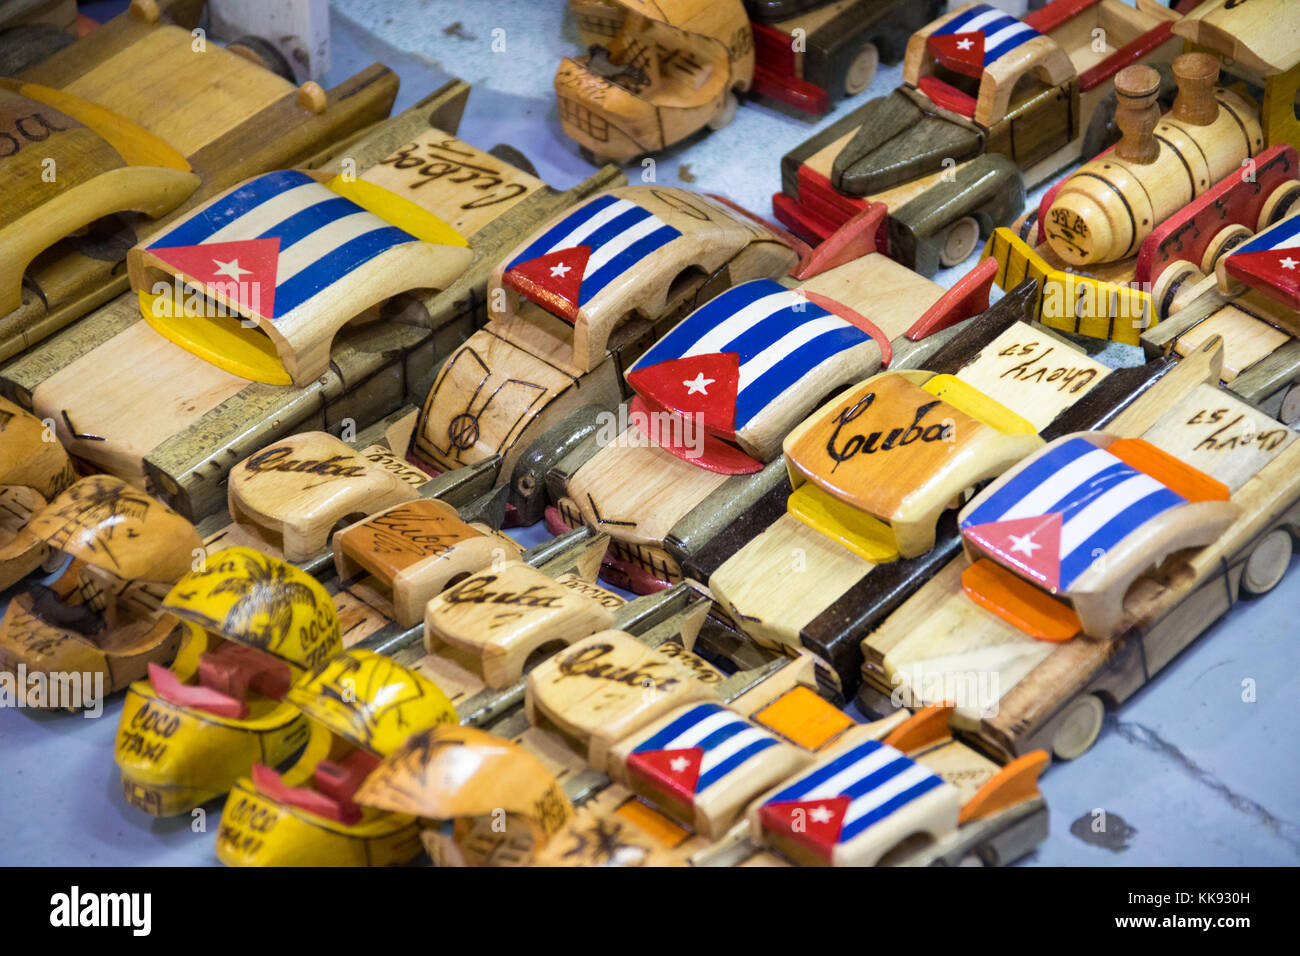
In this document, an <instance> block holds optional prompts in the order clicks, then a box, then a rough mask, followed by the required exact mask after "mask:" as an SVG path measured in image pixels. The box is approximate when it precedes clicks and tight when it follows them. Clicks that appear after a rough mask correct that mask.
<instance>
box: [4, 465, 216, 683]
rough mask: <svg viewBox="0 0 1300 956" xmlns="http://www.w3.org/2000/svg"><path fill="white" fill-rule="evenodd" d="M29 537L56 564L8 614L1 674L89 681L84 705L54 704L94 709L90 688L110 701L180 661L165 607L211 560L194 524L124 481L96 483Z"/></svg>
mask: <svg viewBox="0 0 1300 956" xmlns="http://www.w3.org/2000/svg"><path fill="white" fill-rule="evenodd" d="M27 530H28V531H29V532H30V533H31V534H32V535H33V536H34V537H35V538H36V539H37V540H38V541H40V542H41V543H42V544H43V545H44V546H45V548H46V549H48V551H49V552H50V554H51V558H52V559H54V560H56V561H57V566H56V568H55V570H54V572H53V573H51V574H50V575H49V576H48V577H46V578H44V579H38V580H35V581H32V582H30V583H28V584H27V585H26V586H25V587H24V588H23V589H22V590H21V591H20V592H19V593H18V594H16V595H15V596H14V597H13V598H11V599H10V601H9V602H8V606H7V607H6V608H5V610H4V612H3V614H2V615H0V667H2V668H3V669H5V670H7V671H10V672H11V673H15V674H22V673H25V674H27V675H30V676H32V677H35V676H36V675H43V676H44V677H45V678H46V680H47V681H48V683H47V686H53V685H54V684H55V683H56V678H58V679H62V677H63V676H65V675H80V680H81V683H82V688H83V690H82V700H81V703H80V705H74V704H67V705H62V704H51V706H89V705H90V703H91V701H92V700H94V699H95V697H96V695H95V694H94V693H91V692H90V691H91V688H89V687H87V686H86V685H87V684H88V683H93V684H95V685H96V686H97V687H100V688H101V689H102V693H103V694H104V695H107V694H111V693H114V692H115V691H118V690H121V689H122V688H124V687H126V686H127V685H128V684H129V683H130V682H131V681H133V680H136V679H137V678H140V677H143V676H144V674H145V673H146V672H147V669H148V668H150V667H156V666H157V664H158V662H163V663H165V662H167V661H170V660H171V658H172V656H173V655H174V654H175V653H176V648H177V646H178V645H179V643H180V640H181V633H180V626H179V623H178V622H177V620H176V619H175V617H173V616H172V615H171V614H168V613H164V612H165V610H166V609H165V608H163V609H162V610H161V611H160V605H161V604H163V603H164V602H163V598H164V596H165V595H166V594H167V591H168V589H169V588H170V587H171V586H172V585H173V584H174V583H175V582H176V580H177V579H178V578H180V577H181V576H182V574H184V573H186V572H187V571H188V570H189V569H190V567H191V565H192V563H193V561H194V560H195V555H196V554H201V553H202V551H201V549H200V541H199V536H198V533H197V532H196V531H195V530H194V527H193V525H191V524H190V523H189V522H188V521H186V520H185V519H184V518H182V517H181V516H180V515H178V514H176V513H175V512H174V511H172V510H171V509H170V508H168V507H167V506H166V505H163V504H161V503H159V502H158V501H155V500H154V499H152V498H150V497H148V496H147V495H145V494H142V493H141V492H140V491H138V490H136V489H135V488H132V487H131V486H129V485H127V484H126V483H125V482H123V481H121V480H120V479H117V478H113V477H111V476H108V475H92V476H90V477H88V478H82V479H81V480H80V481H77V482H76V483H74V484H72V485H71V486H69V487H68V488H67V489H66V490H65V491H63V492H62V493H60V494H59V495H57V496H56V497H55V498H54V500H53V501H51V502H50V503H49V505H47V506H46V507H45V508H43V509H42V510H41V511H40V512H39V513H37V514H36V515H35V516H34V517H33V518H32V520H31V523H30V524H29V525H28V526H27ZM18 686H19V687H20V688H21V689H23V690H26V689H27V686H26V682H25V681H21V680H20V681H19V682H18ZM28 706H43V705H41V704H38V703H35V702H31V701H29V703H28Z"/></svg>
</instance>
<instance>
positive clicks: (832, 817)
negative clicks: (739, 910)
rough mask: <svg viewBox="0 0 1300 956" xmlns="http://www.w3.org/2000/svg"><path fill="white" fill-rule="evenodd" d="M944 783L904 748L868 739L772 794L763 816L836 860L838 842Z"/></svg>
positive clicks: (767, 825) (767, 823)
mask: <svg viewBox="0 0 1300 956" xmlns="http://www.w3.org/2000/svg"><path fill="white" fill-rule="evenodd" d="M942 785H943V780H942V779H941V778H940V777H938V776H936V775H935V774H934V773H932V772H930V771H929V770H927V769H926V768H925V767H923V766H921V765H920V764H918V763H917V762H916V761H914V760H912V758H911V757H908V756H907V755H906V754H904V753H903V752H902V751H900V750H897V749H895V748H894V747H891V746H889V745H888V744H882V743H880V742H879V741H877V740H869V741H867V742H866V743H864V744H860V745H858V746H857V747H854V748H852V749H851V750H849V751H847V752H845V753H844V754H841V755H840V756H839V757H837V758H836V759H834V760H832V761H830V762H829V763H826V764H823V765H822V766H820V767H817V768H814V769H813V770H810V771H808V772H807V773H806V774H804V775H803V776H800V777H798V778H796V779H795V780H794V782H793V783H790V784H789V785H788V786H786V787H784V788H782V789H781V790H779V791H778V792H777V793H775V794H773V795H772V796H771V797H770V798H769V799H767V800H766V801H764V803H763V806H762V807H761V808H760V810H759V819H760V821H761V822H762V824H763V827H764V828H765V829H767V830H769V831H772V832H777V833H780V834H782V835H783V836H785V837H787V838H788V839H790V840H793V841H794V842H797V843H799V844H801V845H803V846H804V847H805V848H806V849H808V850H810V851H812V852H813V853H815V854H816V855H817V856H819V857H820V858H822V859H824V860H826V861H827V862H831V859H832V855H833V853H834V851H835V848H836V847H837V846H840V845H842V844H845V843H848V842H849V841H850V840H852V839H853V838H854V837H856V836H858V835H860V834H861V833H862V832H863V831H865V830H866V829H867V828H868V827H870V826H873V825H874V824H877V823H879V822H880V821H882V820H884V819H885V818H886V817H888V816H890V815H892V814H894V813H897V812H898V811H900V810H902V809H903V808H904V807H906V806H907V805H908V804H910V803H912V802H913V801H914V800H916V799H918V798H919V797H921V796H923V795H924V794H927V793H929V792H930V791H931V790H934V789H935V788H936V787H939V786H942Z"/></svg>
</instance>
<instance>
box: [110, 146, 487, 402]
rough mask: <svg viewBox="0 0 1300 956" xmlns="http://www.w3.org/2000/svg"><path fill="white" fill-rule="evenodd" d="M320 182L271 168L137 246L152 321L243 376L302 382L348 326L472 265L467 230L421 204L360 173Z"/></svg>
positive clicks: (135, 275) (135, 261) (322, 367)
mask: <svg viewBox="0 0 1300 956" xmlns="http://www.w3.org/2000/svg"><path fill="white" fill-rule="evenodd" d="M323 180H325V176H324V174H317V173H307V172H302V171H300V170H278V171H275V172H270V173H265V174H263V175H261V176H257V177H255V178H253V179H250V180H247V181H246V182H244V183H243V184H241V185H239V186H236V187H235V188H233V189H231V190H228V191H226V192H225V193H222V194H221V195H220V196H218V197H216V198H215V199H213V200H211V201H210V202H208V203H207V204H205V205H203V206H201V207H200V208H199V209H197V210H196V211H194V212H193V213H191V214H190V215H189V216H188V217H186V218H185V219H183V220H181V221H180V222H179V223H176V224H174V225H172V226H171V228H169V229H167V230H166V231H165V232H163V233H161V234H160V235H156V236H154V237H152V238H151V239H149V240H147V241H146V242H142V243H140V244H139V245H137V246H136V247H135V248H133V249H132V250H131V251H130V252H129V253H128V254H127V266H128V270H129V273H130V277H131V287H132V289H133V290H134V291H135V292H136V294H137V296H138V297H139V299H140V309H141V313H142V314H143V315H144V318H145V320H146V321H147V322H149V324H150V325H151V326H153V328H154V329H156V330H157V331H158V332H159V333H161V334H162V335H163V336H165V337H166V338H168V339H170V340H172V341H173V342H175V343H176V344H178V345H180V346H181V347H182V348H185V349H187V350H188V351H190V352H193V353H194V354H196V355H198V356H200V357H201V358H203V359H205V360H207V361H209V362H211V363H212V364H214V365H216V366H218V367H220V368H223V369H225V370H226V371H228V372H231V373H233V374H235V375H239V376H242V377H244V378H248V379H252V380H253V381H258V382H267V383H269V384H273V385H287V384H289V383H291V382H292V383H293V384H294V385H298V386H302V385H305V384H306V383H308V382H309V381H311V380H312V379H313V378H316V377H317V376H319V375H321V374H323V373H324V372H325V371H326V369H327V368H328V367H329V356H330V347H331V344H332V343H333V341H334V336H335V334H336V333H337V332H338V331H339V329H341V328H342V327H343V326H344V325H346V324H347V323H348V322H350V321H352V320H354V319H357V318H358V317H362V316H364V314H365V313H366V312H367V310H370V309H372V308H374V307H377V306H379V305H381V304H382V303H383V302H385V301H386V300H388V299H390V298H392V297H393V296H396V295H398V294H400V293H403V292H410V291H414V290H417V289H430V288H434V289H444V288H446V287H447V286H448V285H449V284H450V283H451V282H452V281H453V280H454V279H456V277H457V276H459V275H460V274H461V272H463V271H464V269H465V267H466V266H467V265H468V264H469V261H470V258H471V257H472V253H471V252H470V249H469V246H468V243H467V242H466V240H465V239H464V237H462V236H461V235H460V234H459V233H457V232H456V231H455V230H454V229H452V228H451V227H450V226H448V225H447V224H446V223H444V222H443V221H442V220H441V219H439V218H438V217H437V216H434V215H433V214H432V213H430V212H427V211H425V210H424V209H422V208H420V207H419V206H417V205H416V204H415V203H412V202H410V201H409V200H406V199H403V198H402V197H400V196H398V195H397V194H395V193H392V192H389V191H388V190H387V189H384V188H383V187H382V186H378V185H375V184H374V183H370V182H367V181H365V180H361V179H356V178H355V177H352V178H345V177H344V176H341V175H340V176H335V177H333V178H332V179H328V180H326V181H323ZM195 290H197V292H198V293H201V294H196V292H195Z"/></svg>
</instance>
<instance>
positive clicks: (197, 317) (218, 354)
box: [137, 290, 293, 385]
mask: <svg viewBox="0 0 1300 956" xmlns="http://www.w3.org/2000/svg"><path fill="white" fill-rule="evenodd" d="M137 295H138V296H139V299H140V314H141V315H142V316H144V320H145V321H146V322H148V323H149V326H150V327H151V328H152V329H153V330H154V331H155V332H157V333H158V334H159V335H161V336H162V337H163V338H165V339H167V340H168V341H170V342H174V343H176V344H177V345H179V346H180V347H181V348H183V349H185V351H187V352H191V353H193V354H194V355H197V356H198V357H199V358H201V359H203V360H204V361H205V362H211V363H212V364H213V365H215V366H216V367H217V368H219V369H223V370H224V371H227V372H229V373H230V374H231V375H238V376H239V377H240V378H246V379H249V380H251V381H254V382H265V383H266V384H267V385H292V384H293V379H292V377H290V375H289V373H288V372H287V371H286V370H285V368H284V363H283V362H281V361H280V355H279V353H278V352H277V351H276V348H275V343H274V342H272V341H271V339H270V337H268V336H267V335H266V334H265V333H264V332H262V331H261V330H260V329H257V328H247V327H245V325H244V324H243V320H242V319H240V317H239V316H238V315H233V314H232V315H227V316H208V315H203V314H202V313H200V312H195V311H193V310H191V309H189V308H187V306H186V304H185V303H184V302H182V303H181V307H180V309H179V310H175V309H173V303H172V297H171V295H170V294H169V295H155V294H153V293H152V292H149V291H147V290H141V291H140V292H138V293H137Z"/></svg>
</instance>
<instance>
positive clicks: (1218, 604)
mask: <svg viewBox="0 0 1300 956" xmlns="http://www.w3.org/2000/svg"><path fill="white" fill-rule="evenodd" d="M1218 346H1219V342H1218V340H1217V339H1216V340H1213V341H1211V342H1210V343H1207V344H1206V345H1205V346H1202V347H1201V349H1199V350H1198V351H1197V352H1196V353H1195V354H1193V355H1191V356H1188V357H1187V358H1186V359H1184V360H1183V363H1182V365H1181V366H1180V367H1179V368H1177V369H1176V370H1175V371H1174V372H1171V373H1170V374H1169V375H1167V376H1166V377H1165V381H1164V382H1162V383H1161V387H1160V388H1159V390H1158V389H1152V390H1151V392H1149V393H1148V395H1147V396H1146V398H1147V399H1149V401H1140V402H1137V403H1134V405H1132V406H1131V407H1130V408H1129V409H1127V410H1126V411H1125V412H1123V413H1122V414H1121V415H1119V416H1118V417H1117V418H1116V419H1115V420H1114V421H1113V422H1112V423H1111V424H1110V425H1109V426H1107V428H1106V430H1105V432H1103V433H1095V432H1094V433H1086V434H1082V435H1066V436H1062V437H1061V438H1059V439H1058V440H1057V441H1055V442H1053V443H1052V444H1050V445H1048V446H1047V447H1046V448H1044V449H1043V450H1042V451H1040V452H1039V453H1038V454H1036V455H1034V456H1033V457H1031V458H1030V459H1029V460H1027V461H1026V462H1024V463H1023V464H1022V465H1020V466H1019V467H1017V468H1015V469H1013V470H1011V471H1010V472H1009V473H1008V474H1007V475H1005V476H1003V478H1002V479H1000V480H999V481H997V482H994V483H993V484H992V485H990V486H989V487H988V488H987V489H985V490H984V491H983V492H982V493H981V494H980V495H978V496H977V497H976V498H975V499H974V500H973V501H971V502H970V503H969V504H968V505H967V506H966V507H965V508H964V509H963V511H962V514H961V519H960V523H961V528H962V535H963V538H964V543H965V547H966V555H965V556H962V557H959V558H958V559H956V560H955V561H953V562H952V563H951V564H950V565H949V566H948V567H946V568H944V569H943V570H942V571H941V572H940V573H938V574H937V575H936V576H935V577H934V578H932V579H931V580H930V581H929V582H928V583H927V584H926V585H925V586H924V587H923V588H922V589H921V590H920V591H918V592H917V593H916V595H915V596H914V597H913V598H911V599H910V600H909V601H908V602H907V603H905V604H903V605H902V607H901V608H900V609H899V610H898V611H897V612H895V614H894V615H892V616H891V617H890V618H889V619H888V620H887V621H886V622H885V623H884V625H883V626H882V627H881V628H880V629H879V630H877V631H876V632H875V633H874V634H871V635H870V636H868V637H867V638H866V639H865V641H864V643H863V651H864V654H865V656H866V661H867V664H866V676H867V677H868V679H870V680H872V681H875V682H877V683H883V682H888V681H891V680H892V681H893V682H894V683H895V684H897V685H899V686H901V687H903V688H905V689H906V690H907V691H908V692H909V693H910V694H912V695H914V697H915V699H918V700H924V699H926V698H927V697H929V696H931V695H932V694H933V693H934V692H935V688H938V687H941V686H942V685H943V683H944V682H945V681H948V680H951V679H955V678H957V677H958V676H959V675H961V674H963V673H966V672H968V671H969V670H970V669H972V668H974V669H979V670H981V671H984V672H986V673H988V672H991V673H992V674H993V675H995V677H996V680H995V681H992V682H991V687H990V689H991V690H994V691H995V692H996V693H995V694H993V701H992V703H993V704H995V705H996V706H993V707H991V708H989V709H988V710H984V709H981V708H980V707H974V706H970V702H961V703H963V706H959V707H958V708H957V710H956V711H955V713H954V722H955V724H956V726H958V727H959V728H960V729H962V730H963V731H965V732H966V733H968V734H970V735H972V736H977V737H978V738H979V740H980V743H981V745H982V746H983V747H985V748H986V749H988V750H990V751H991V752H993V753H995V754H999V755H1002V756H1004V757H1009V756H1012V755H1014V754H1016V753H1021V752H1023V751H1024V750H1025V749H1027V748H1029V747H1036V746H1049V747H1051V749H1052V750H1053V752H1054V753H1055V754H1056V756H1058V757H1060V758H1067V759H1068V758H1073V757H1077V756H1079V755H1080V754H1081V753H1083V752H1084V751H1086V750H1087V749H1088V747H1089V746H1091V744H1092V742H1093V741H1094V740H1095V739H1096V737H1097V734H1098V732H1099V731H1100V729H1101V724H1102V717H1103V714H1104V711H1105V708H1106V706H1107V705H1110V706H1115V705H1117V704H1119V703H1121V702H1123V701H1124V700H1125V699H1126V698H1128V697H1129V696H1130V695H1131V694H1133V693H1134V692H1136V691H1137V689H1138V688H1139V687H1141V686H1142V685H1143V684H1145V683H1146V681H1147V680H1149V679H1150V677H1151V675H1153V674H1155V673H1157V672H1159V671H1160V670H1161V669H1162V668H1163V667H1165V666H1166V665H1167V664H1168V663H1169V662H1170V661H1171V660H1172V659H1173V657H1174V656H1175V655H1176V654H1177V653H1178V652H1179V651H1181V650H1182V649H1183V648H1184V647H1186V646H1187V645H1188V644H1190V643H1191V642H1192V641H1193V640H1195V639H1196V637H1197V636H1199V635H1200V634H1201V633H1202V632H1204V630H1205V629H1206V628H1208V627H1209V626H1210V625H1211V624H1212V623H1213V622H1214V621H1215V620H1216V619H1217V618H1218V617H1219V616H1220V615H1221V614H1223V613H1224V612H1225V611H1227V610H1228V609H1229V608H1230V607H1231V605H1232V604H1233V603H1235V601H1236V600H1237V598H1238V595H1239V594H1242V593H1245V594H1248V595H1250V594H1261V593H1264V592H1266V591H1268V590H1270V589H1271V588H1272V587H1274V586H1275V585H1276V584H1277V583H1278V581H1279V580H1281V578H1282V576H1283V574H1285V572H1286V570H1287V566H1288V564H1289V563H1290V557H1291V554H1292V551H1293V542H1294V536H1295V534H1296V532H1297V530H1298V527H1300V526H1298V524H1297V522H1300V511H1298V510H1297V504H1296V502H1297V494H1298V492H1297V485H1296V461H1297V459H1298V457H1300V444H1297V442H1296V441H1295V439H1296V433H1295V432H1294V431H1292V430H1291V429H1289V428H1286V427H1285V426H1283V425H1281V424H1279V423H1278V422H1276V421H1275V420H1272V419H1269V418H1268V417H1267V416H1265V415H1263V414H1261V413H1259V412H1258V411H1256V410H1254V409H1252V408H1250V407H1249V406H1247V405H1245V404H1243V403H1242V402H1241V401H1240V400H1239V399H1237V398H1235V397H1233V396H1232V395H1231V394H1229V393H1228V392H1226V391H1224V390H1223V389H1221V388H1219V387H1218V386H1217V384H1216V383H1217V380H1218V376H1219V372H1220V368H1219V364H1220V363H1221V362H1222V351H1221V349H1219V347H1218ZM1175 382H1179V383H1181V385H1182V386H1183V394H1182V395H1181V397H1179V398H1176V399H1175V398H1173V397H1172V396H1171V395H1170V394H1168V390H1167V388H1166V387H1165V386H1167V385H1169V384H1173V383H1175ZM1161 391H1163V392H1165V393H1166V394H1160V392H1161ZM1039 478H1041V479H1044V483H1043V484H1037V485H1035V486H1034V487H1030V484H1029V483H1031V482H1034V481H1036V479H1039ZM882 678H883V681H882Z"/></svg>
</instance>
